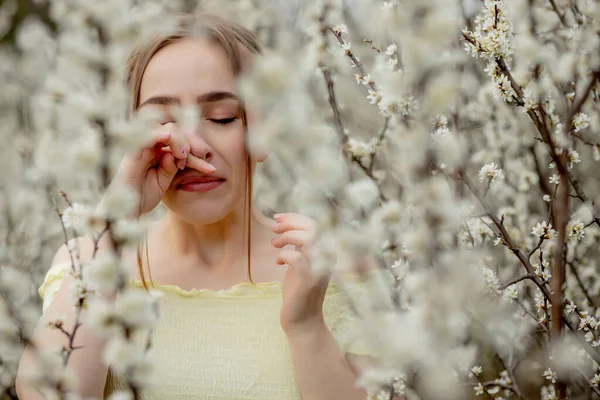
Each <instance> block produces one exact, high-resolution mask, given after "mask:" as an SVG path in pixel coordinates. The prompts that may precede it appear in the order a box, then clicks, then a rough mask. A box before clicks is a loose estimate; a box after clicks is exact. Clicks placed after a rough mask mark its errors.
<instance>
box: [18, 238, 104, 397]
mask: <svg viewBox="0 0 600 400" xmlns="http://www.w3.org/2000/svg"><path fill="white" fill-rule="evenodd" d="M79 245H80V248H81V259H82V260H85V259H89V258H90V257H91V254H92V249H93V243H92V240H91V239H90V238H80V239H79ZM69 262H70V257H69V251H68V249H67V248H66V246H64V245H63V247H61V248H60V249H59V250H58V252H57V253H56V255H55V257H54V260H53V262H52V265H54V264H58V263H69ZM74 280H75V279H74V278H73V277H72V276H70V275H66V276H65V278H64V280H63V282H62V284H61V287H60V289H59V291H58V293H56V296H55V298H54V299H53V300H52V303H51V304H50V305H49V307H48V308H47V310H46V311H45V312H44V315H43V316H42V318H41V319H40V322H39V323H38V326H37V327H36V329H35V332H34V335H33V343H34V345H35V347H36V348H38V349H40V350H43V349H48V348H51V347H62V346H68V343H69V340H68V339H67V337H66V335H65V334H64V333H63V332H60V331H58V330H56V329H52V328H50V327H48V326H47V323H48V322H51V321H53V320H55V318H56V315H57V314H62V315H63V316H65V322H64V329H65V330H66V331H67V332H72V331H73V327H74V325H75V315H76V313H75V310H74V307H73V302H72V300H71V298H70V297H71V296H70V295H69V292H70V290H71V286H72V284H73V282H74ZM84 313H85V310H83V311H82V316H81V317H84V316H85V315H84ZM104 346H105V340H104V339H102V338H99V337H97V336H96V335H95V334H94V333H93V332H91V331H90V330H89V329H87V328H86V327H85V326H84V325H82V326H81V327H80V328H79V329H78V330H77V334H76V335H75V342H74V347H81V348H78V349H76V350H74V351H73V353H72V354H71V356H70V358H69V362H68V364H67V368H68V369H69V370H70V371H71V372H73V373H74V375H75V376H76V379H77V384H78V385H77V387H78V390H77V391H76V392H77V393H79V394H80V395H81V396H82V397H95V398H102V397H103V395H104V385H105V383H106V376H107V373H108V367H107V366H106V365H104V362H103V361H102V353H103V350H104ZM36 363H37V360H36V355H35V352H34V350H33V348H32V347H31V346H27V347H26V349H25V351H24V353H23V356H22V357H21V361H20V363H19V370H18V373H17V380H16V389H17V394H18V396H19V399H21V400H37V399H42V398H43V397H42V396H41V395H40V394H39V393H38V392H37V391H36V390H35V389H33V388H31V387H29V386H28V385H27V383H26V382H25V381H24V375H25V374H26V373H27V372H29V371H30V370H31V369H32V368H35V366H36Z"/></svg>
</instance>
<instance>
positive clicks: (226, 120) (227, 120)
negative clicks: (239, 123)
mask: <svg viewBox="0 0 600 400" xmlns="http://www.w3.org/2000/svg"><path fill="white" fill-rule="evenodd" d="M236 119H237V118H223V119H214V118H209V121H211V122H214V123H216V124H221V125H227V124H230V123H232V122H233V121H235V120H236Z"/></svg>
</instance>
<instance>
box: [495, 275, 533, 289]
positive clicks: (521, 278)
mask: <svg viewBox="0 0 600 400" xmlns="http://www.w3.org/2000/svg"><path fill="white" fill-rule="evenodd" d="M525 279H533V276H532V275H523V276H520V277H518V278H516V279H513V280H512V281H510V282H508V283H505V284H504V285H502V286H500V287H499V288H498V289H500V290H504V289H506V288H507V287H509V286H511V285H514V284H515V283H518V282H521V281H524V280H525Z"/></svg>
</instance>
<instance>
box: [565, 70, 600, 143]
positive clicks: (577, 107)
mask: <svg viewBox="0 0 600 400" xmlns="http://www.w3.org/2000/svg"><path fill="white" fill-rule="evenodd" d="M598 79H600V70H596V71H592V76H591V78H590V81H589V82H588V85H587V86H586V88H585V89H584V90H583V93H582V94H581V96H580V97H578V98H577V99H575V101H574V103H573V107H571V109H570V110H569V113H568V114H567V120H566V121H565V130H564V132H565V134H568V133H569V132H571V129H572V128H573V117H575V115H576V114H577V113H578V112H579V111H581V107H583V104H584V103H585V102H586V100H587V98H588V97H589V95H590V93H591V92H592V90H593V89H594V87H596V83H597V82H598Z"/></svg>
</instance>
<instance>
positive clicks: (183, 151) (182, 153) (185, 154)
mask: <svg viewBox="0 0 600 400" xmlns="http://www.w3.org/2000/svg"><path fill="white" fill-rule="evenodd" d="M181 155H182V156H183V157H187V153H186V152H185V149H181Z"/></svg>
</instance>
